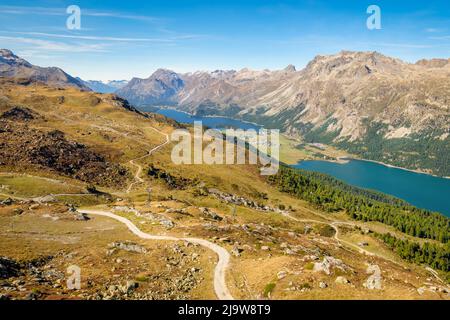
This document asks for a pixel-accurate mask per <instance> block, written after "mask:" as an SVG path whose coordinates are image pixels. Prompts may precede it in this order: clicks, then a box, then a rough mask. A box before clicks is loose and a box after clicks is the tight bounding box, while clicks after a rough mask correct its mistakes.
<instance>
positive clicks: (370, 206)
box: [268, 166, 450, 272]
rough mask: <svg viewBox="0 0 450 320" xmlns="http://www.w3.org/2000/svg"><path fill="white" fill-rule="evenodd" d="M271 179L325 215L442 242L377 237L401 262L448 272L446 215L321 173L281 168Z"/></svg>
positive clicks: (449, 252)
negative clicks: (339, 215) (378, 224)
mask: <svg viewBox="0 0 450 320" xmlns="http://www.w3.org/2000/svg"><path fill="white" fill-rule="evenodd" d="M268 179H269V182H271V183H273V184H276V185H277V186H278V188H279V189H280V191H283V192H287V193H289V194H292V195H295V196H297V197H298V198H300V199H303V200H306V201H308V202H310V203H312V204H313V205H315V206H317V207H319V208H320V209H322V210H324V211H327V212H339V211H345V212H346V213H347V214H348V215H349V216H350V217H351V218H352V219H355V220H360V221H378V222H381V223H384V224H386V225H389V226H392V227H394V228H395V229H397V230H398V231H401V232H403V233H405V234H408V235H411V236H414V237H418V238H426V239H432V240H437V241H439V242H441V243H442V244H439V243H436V244H434V243H425V244H423V245H419V244H418V243H415V242H412V241H408V240H402V239H398V238H396V237H394V236H392V235H390V234H387V235H378V237H379V238H380V239H382V240H383V241H384V242H385V243H386V244H387V245H388V246H389V247H391V248H392V249H393V250H395V251H396V252H397V253H398V254H399V255H400V256H401V257H402V258H404V259H406V260H409V261H412V262H416V263H425V264H428V265H430V266H431V267H433V268H436V269H439V270H442V271H447V272H448V271H449V268H450V265H449V256H450V249H449V245H450V242H449V240H450V219H449V218H447V217H445V216H444V215H442V214H439V213H437V212H430V211H427V210H423V209H419V208H416V207H414V206H411V205H409V204H408V203H406V202H405V201H403V200H400V199H397V198H394V197H391V196H388V195H385V194H382V193H380V192H376V191H371V190H365V189H360V188H356V187H352V186H350V185H347V184H345V183H343V182H341V181H339V180H337V179H335V178H333V177H331V176H328V175H325V174H321V173H316V172H310V171H304V170H299V169H292V168H288V167H284V166H282V167H280V170H279V172H278V174H277V175H274V176H270V177H268Z"/></svg>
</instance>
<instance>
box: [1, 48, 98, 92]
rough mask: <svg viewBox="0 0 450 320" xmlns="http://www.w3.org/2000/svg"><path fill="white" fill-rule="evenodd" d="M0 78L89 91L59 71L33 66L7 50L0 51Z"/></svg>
mask: <svg viewBox="0 0 450 320" xmlns="http://www.w3.org/2000/svg"><path fill="white" fill-rule="evenodd" d="M0 77H5V78H12V79H27V80H29V81H32V82H34V81H37V82H43V83H46V84H47V85H53V86H57V87H67V86H69V87H76V88H79V89H82V90H90V89H89V88H88V87H87V86H85V85H84V84H83V83H82V81H80V80H78V79H76V78H74V77H72V76H70V75H68V74H67V73H65V72H64V71H63V70H61V69H59V68H56V67H50V68H42V67H39V66H34V65H32V64H31V63H29V62H28V61H26V60H24V59H22V58H20V57H18V56H16V55H15V54H14V53H13V52H12V51H11V50H8V49H0Z"/></svg>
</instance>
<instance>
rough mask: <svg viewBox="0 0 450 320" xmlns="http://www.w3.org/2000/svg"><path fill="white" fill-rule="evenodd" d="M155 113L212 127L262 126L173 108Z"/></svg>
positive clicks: (181, 121) (241, 127)
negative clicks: (200, 115) (192, 113)
mask: <svg viewBox="0 0 450 320" xmlns="http://www.w3.org/2000/svg"><path fill="white" fill-rule="evenodd" d="M156 113H159V114H162V115H164V116H166V117H167V118H171V119H173V120H175V121H177V122H180V123H189V124H193V123H194V121H202V123H203V126H205V127H209V128H214V129H225V128H234V129H244V130H247V129H255V130H258V129H260V128H262V126H259V125H257V124H254V123H250V122H245V121H241V120H236V119H231V118H227V117H199V116H194V115H191V114H189V113H186V112H182V111H178V110H174V109H160V110H158V111H156Z"/></svg>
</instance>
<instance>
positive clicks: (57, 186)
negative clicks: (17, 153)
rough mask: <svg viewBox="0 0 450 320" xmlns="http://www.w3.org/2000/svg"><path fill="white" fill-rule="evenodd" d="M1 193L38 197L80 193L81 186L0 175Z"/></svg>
mask: <svg viewBox="0 0 450 320" xmlns="http://www.w3.org/2000/svg"><path fill="white" fill-rule="evenodd" d="M0 186H3V188H2V189H0V192H1V193H5V194H12V195H14V196H17V197H38V196H43V195H48V194H58V193H81V192H83V188H82V187H81V186H73V185H71V184H68V183H66V182H65V181H62V180H50V179H47V178H41V177H34V176H27V175H15V174H12V175H9V174H8V175H0Z"/></svg>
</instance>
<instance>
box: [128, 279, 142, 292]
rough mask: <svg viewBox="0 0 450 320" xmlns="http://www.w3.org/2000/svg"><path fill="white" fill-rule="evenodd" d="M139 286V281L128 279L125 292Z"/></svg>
mask: <svg viewBox="0 0 450 320" xmlns="http://www.w3.org/2000/svg"><path fill="white" fill-rule="evenodd" d="M137 287H139V283H137V282H136V281H133V280H128V281H127V283H126V285H125V292H132V291H134V290H135V289H136V288H137Z"/></svg>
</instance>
